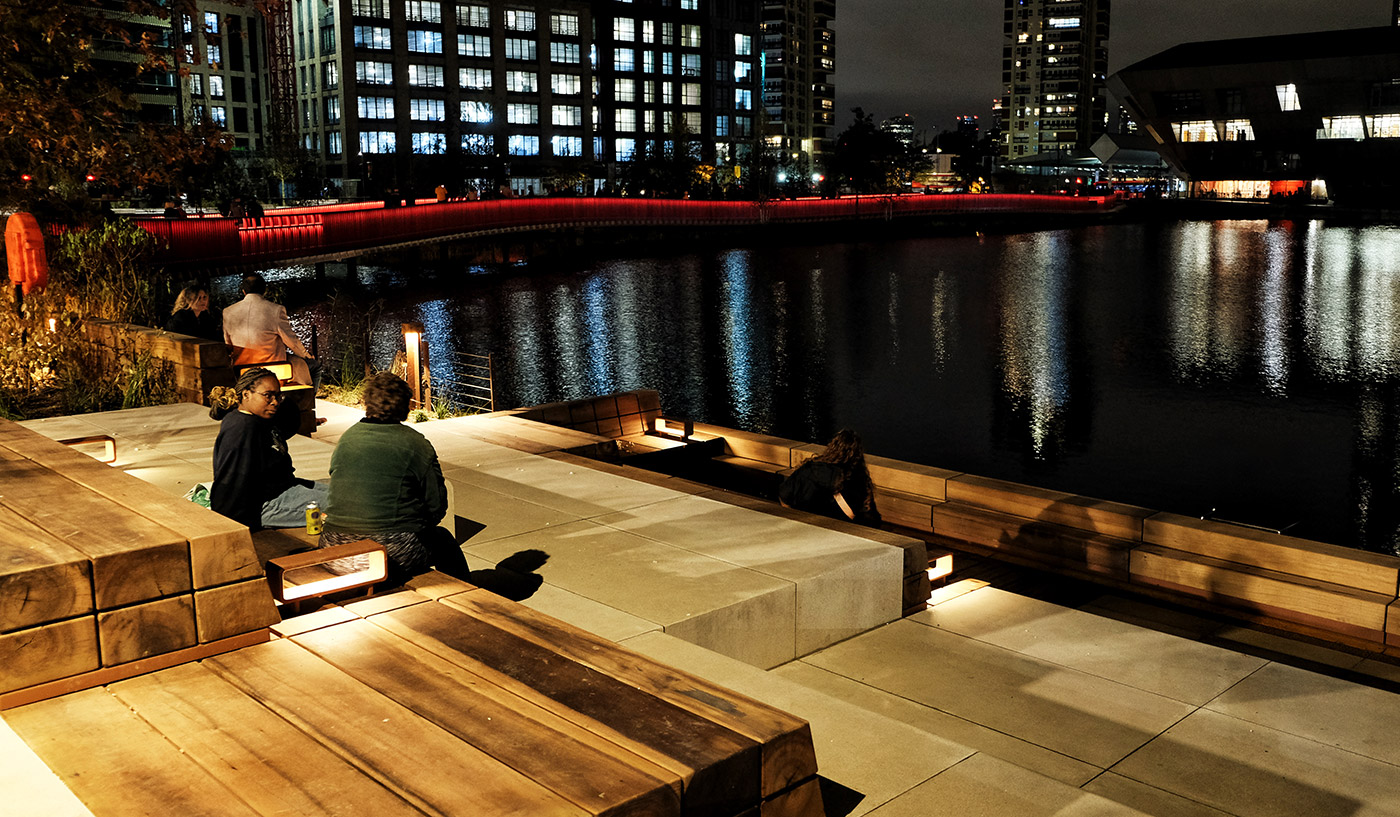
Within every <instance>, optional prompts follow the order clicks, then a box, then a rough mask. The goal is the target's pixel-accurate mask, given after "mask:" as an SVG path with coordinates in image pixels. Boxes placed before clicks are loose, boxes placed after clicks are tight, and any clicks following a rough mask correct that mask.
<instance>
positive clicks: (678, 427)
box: [652, 417, 695, 442]
mask: <svg viewBox="0 0 1400 817" xmlns="http://www.w3.org/2000/svg"><path fill="white" fill-rule="evenodd" d="M652 432H653V433H654V434H656V435H657V436H659V437H666V438H668V439H672V440H681V441H682V442H684V441H685V440H688V439H690V436H691V435H692V434H694V433H695V421H694V420H670V419H667V418H665V417H657V418H656V419H655V420H654V421H653V422H652Z"/></svg>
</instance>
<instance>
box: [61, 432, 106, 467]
mask: <svg viewBox="0 0 1400 817" xmlns="http://www.w3.org/2000/svg"><path fill="white" fill-rule="evenodd" d="M59 442H60V443H61V444H63V445H66V446H68V447H69V448H77V447H78V446H88V445H96V444H98V443H101V444H102V456H100V457H99V456H98V455H97V454H94V453H93V452H91V451H84V452H83V453H84V454H87V455H88V456H89V457H92V458H93V459H95V460H97V461H98V462H105V463H113V462H116V461H117V440H116V438H115V437H113V436H112V435H110V434H97V435H94V436H91V437H69V438H68V439H66V440H59Z"/></svg>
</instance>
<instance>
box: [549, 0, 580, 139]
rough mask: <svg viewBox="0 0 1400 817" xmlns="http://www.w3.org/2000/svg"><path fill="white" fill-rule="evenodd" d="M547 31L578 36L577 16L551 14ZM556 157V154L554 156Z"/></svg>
mask: <svg viewBox="0 0 1400 817" xmlns="http://www.w3.org/2000/svg"><path fill="white" fill-rule="evenodd" d="M549 30H550V33H552V34H563V35H565V36H568V37H577V36H578V15H577V14H551V15H549ZM555 155H558V154H555Z"/></svg>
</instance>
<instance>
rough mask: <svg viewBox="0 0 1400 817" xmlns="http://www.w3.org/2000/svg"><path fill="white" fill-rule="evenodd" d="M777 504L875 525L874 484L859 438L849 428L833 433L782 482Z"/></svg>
mask: <svg viewBox="0 0 1400 817" xmlns="http://www.w3.org/2000/svg"><path fill="white" fill-rule="evenodd" d="M778 501H779V502H781V503H782V504H783V505H784V506H785V507H788V508H797V509H799V510H804V511H811V512H812V513H819V514H822V515H824V516H830V517H834V518H836V519H850V520H853V521H856V522H861V523H863V524H868V525H878V524H879V523H880V512H879V511H878V510H877V509H876V508H875V483H874V482H873V481H871V479H870V469H869V468H867V467H866V465H865V448H864V446H862V445H861V441H860V435H859V434H857V433H855V432H854V431H852V430H851V429H849V428H843V429H841V430H840V431H838V432H836V436H835V437H832V438H831V442H830V443H828V444H827V446H826V449H825V450H823V451H822V452H821V453H820V454H818V455H817V456H815V457H813V458H812V459H810V460H807V461H806V462H804V463H802V465H800V466H798V468H797V470H796V471H793V472H792V474H790V475H789V476H788V478H787V479H785V480H783V484H782V485H781V486H780V487H779V488H778Z"/></svg>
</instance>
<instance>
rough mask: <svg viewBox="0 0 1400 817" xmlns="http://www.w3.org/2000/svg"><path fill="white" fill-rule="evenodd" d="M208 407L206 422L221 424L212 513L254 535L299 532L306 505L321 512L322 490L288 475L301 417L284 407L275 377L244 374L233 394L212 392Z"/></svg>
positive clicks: (230, 391)
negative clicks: (290, 443)
mask: <svg viewBox="0 0 1400 817" xmlns="http://www.w3.org/2000/svg"><path fill="white" fill-rule="evenodd" d="M209 401H210V403H211V404H212V407H211V408H210V409H209V416H210V417H212V418H214V419H215V420H219V421H220V427H219V436H218V438H217V439H216V440H215V441H214V485H213V487H212V488H210V490H209V507H210V508H211V509H213V510H215V511H217V512H219V513H221V514H223V515H224V516H227V517H229V518H231V519H235V520H237V521H239V522H242V523H243V524H245V525H247V526H248V527H249V528H252V529H253V530H258V529H259V528H294V527H299V526H301V525H303V524H305V522H306V515H305V514H306V506H307V504H308V503H311V502H316V503H319V504H320V505H321V506H322V507H325V505H326V486H325V485H324V484H318V483H315V482H312V481H311V480H307V479H298V478H297V477H296V474H295V473H293V469H292V456H291V454H289V453H288V452H287V440H289V439H290V438H291V437H292V435H294V434H296V432H297V427H298V426H299V425H300V423H301V413H300V411H299V410H298V408H297V407H296V406H295V405H291V404H289V403H285V402H283V400H282V384H281V382H280V381H279V380H278V379H277V376H276V375H274V374H273V373H272V372H270V371H268V370H267V369H262V368H257V369H247V370H245V371H244V372H243V374H242V375H240V376H239V378H238V382H237V383H235V384H234V386H233V387H232V388H215V389H214V390H213V391H212V392H211V393H210V395H209Z"/></svg>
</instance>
